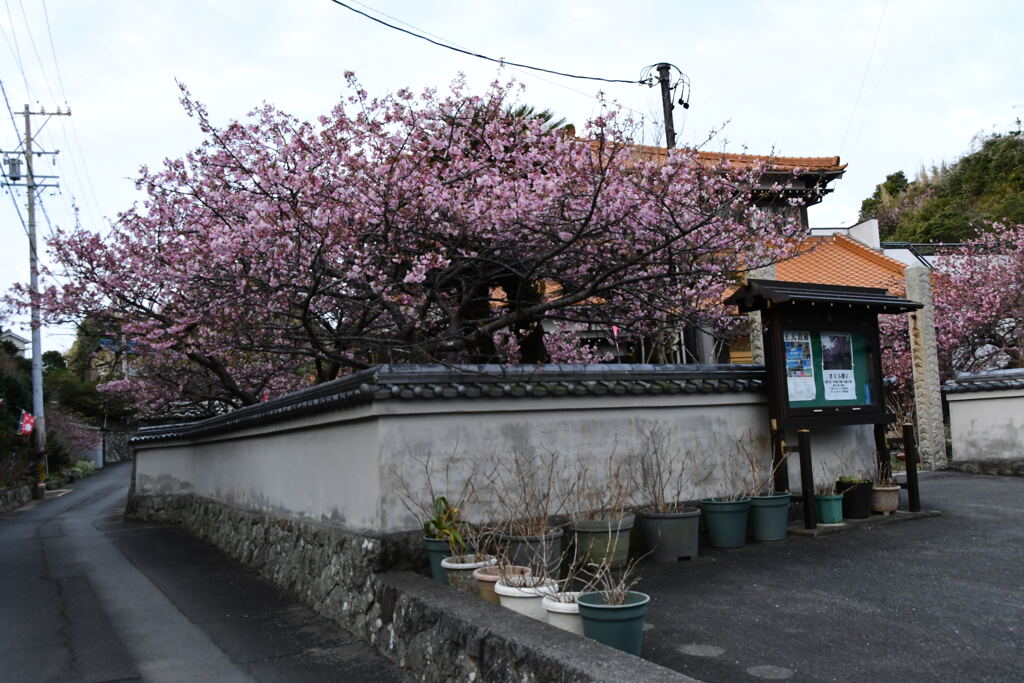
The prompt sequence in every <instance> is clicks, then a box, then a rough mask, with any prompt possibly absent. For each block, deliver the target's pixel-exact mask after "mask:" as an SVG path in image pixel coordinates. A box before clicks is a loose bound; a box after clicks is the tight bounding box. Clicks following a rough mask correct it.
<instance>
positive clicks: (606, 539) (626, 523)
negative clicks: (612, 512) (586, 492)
mask: <svg viewBox="0 0 1024 683" xmlns="http://www.w3.org/2000/svg"><path fill="white" fill-rule="evenodd" d="M635 522H636V515H632V514H630V515H625V516H623V517H616V518H614V519H574V520H573V521H572V524H570V525H569V528H571V529H572V532H573V535H574V536H575V539H576V548H577V550H578V552H579V554H580V557H582V558H585V561H586V563H587V564H597V565H603V564H609V565H610V566H611V567H613V568H618V567H621V566H623V565H625V564H626V560H627V559H628V557H629V531H630V529H632V528H633V524H634V523H635Z"/></svg>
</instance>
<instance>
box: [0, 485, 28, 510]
mask: <svg viewBox="0 0 1024 683" xmlns="http://www.w3.org/2000/svg"><path fill="white" fill-rule="evenodd" d="M30 500H32V488H31V487H30V486H14V487H12V488H9V489H4V490H2V491H0V513H4V512H8V511H10V510H14V509H16V508H20V507H21V506H22V505H24V504H25V503H27V502H29V501H30Z"/></svg>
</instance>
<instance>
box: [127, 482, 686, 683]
mask: <svg viewBox="0 0 1024 683" xmlns="http://www.w3.org/2000/svg"><path fill="white" fill-rule="evenodd" d="M128 510H129V512H128V516H129V517H131V518H134V519H137V520H140V521H150V522H164V523H175V524H180V525H182V526H183V527H184V528H185V529H187V530H188V531H190V532H191V533H193V534H195V535H196V536H198V537H199V538H202V539H203V540H205V541H207V542H210V543H212V544H214V545H216V546H218V547H220V548H221V549H223V550H224V551H225V552H226V553H228V554H229V555H231V556H232V557H234V558H236V559H238V560H240V561H241V562H243V563H245V564H247V565H249V566H251V567H253V568H255V569H257V570H258V571H259V572H260V573H261V574H263V575H264V576H266V577H267V578H269V579H270V580H271V581H273V582H274V583H275V584H276V585H277V586H279V587H281V588H283V589H285V590H287V591H289V592H291V593H293V594H295V595H297V596H298V597H299V598H300V599H301V600H302V601H303V602H305V603H306V604H308V605H310V606H312V607H313V608H314V609H315V610H316V611H317V612H319V613H320V614H322V615H324V616H325V617H327V618H329V619H332V620H333V621H335V622H336V623H338V624H340V625H342V626H343V627H345V628H347V629H348V630H350V631H352V632H354V633H355V634H356V635H358V636H360V637H362V638H364V639H366V640H367V641H369V642H370V643H371V644H373V645H374V647H375V648H376V649H377V650H378V651H379V652H381V653H382V654H384V655H385V656H386V657H388V658H389V659H391V660H392V661H394V662H396V663H397V664H399V665H400V666H402V667H403V668H406V669H408V670H409V671H410V672H411V673H413V674H414V675H415V677H416V678H417V679H418V680H421V681H428V682H435V681H436V682H438V683H441V682H446V681H496V682H499V683H506V682H507V683H512V682H513V681H516V682H522V683H532V682H535V681H536V682H540V681H566V682H568V681H572V682H573V683H576V682H580V683H583V682H587V681H615V682H616V683H619V682H621V681H626V680H643V681H651V682H654V683H661V682H662V681H665V682H668V681H692V680H693V679H691V678H689V677H687V676H684V675H682V674H679V673H677V672H675V671H671V670H669V669H666V668H663V667H661V666H658V665H656V664H652V663H651V662H647V661H645V660H642V659H639V658H637V657H633V656H631V655H627V654H624V653H621V652H619V651H617V650H613V649H611V648H608V647H605V646H603V645H600V644H598V643H596V642H594V641H592V640H586V639H582V638H579V637H577V636H573V635H571V634H568V633H566V632H564V631H560V630H558V629H556V628H554V627H551V626H548V625H547V624H543V623H540V622H537V621H535V620H532V619H529V618H527V617H524V616H521V615H518V614H514V613H512V612H511V611H509V610H506V609H502V608H500V607H497V606H495V605H492V604H490V603H487V602H484V601H483V600H475V599H473V598H471V597H469V596H466V595H464V594H462V593H459V592H458V591H456V590H455V589H453V588H449V587H445V586H441V585H439V584H437V583H435V582H433V581H431V580H429V579H427V578H425V577H424V576H421V575H418V574H414V573H413V572H412V571H409V570H410V569H413V568H418V567H425V566H426V558H425V554H424V551H423V549H422V547H421V546H422V541H421V539H420V538H418V534H396V535H390V536H385V537H380V538H374V537H370V536H365V535H359V534H354V533H351V532H348V531H346V530H344V529H341V528H338V527H331V526H325V525H319V524H314V523H310V522H303V521H296V520H288V519H281V518H275V517H272V516H270V515H267V514H263V513H259V512H254V511H250V510H239V509H235V508H231V507H229V506H226V505H223V504H221V503H217V502H214V501H211V500H207V499H204V498H200V497H197V496H194V495H174V496H132V497H131V498H130V499H129V505H128Z"/></svg>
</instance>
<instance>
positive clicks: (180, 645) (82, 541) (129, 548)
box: [0, 465, 406, 683]
mask: <svg viewBox="0 0 1024 683" xmlns="http://www.w3.org/2000/svg"><path fill="white" fill-rule="evenodd" d="M129 473H130V466H129V465H118V466H113V467H108V468H106V469H105V470H103V471H101V472H100V473H98V474H96V475H94V476H92V477H89V478H87V479H84V480H82V481H80V482H78V483H76V484H75V485H73V487H69V488H70V489H71V490H69V491H68V493H66V494H64V495H61V496H60V497H57V498H52V499H48V500H45V501H37V502H33V503H31V504H30V505H28V506H26V507H24V508H21V509H20V510H17V511H14V512H11V513H8V514H6V515H2V516H0V549H2V552H0V606H2V608H3V609H2V611H0V680H4V681H10V682H12V683H16V682H20V681H26V682H28V681H32V682H35V681H62V682H63V681H117V680H146V681H159V682H163V681H338V680H344V681H402V680H406V679H405V678H404V677H403V675H402V674H401V673H400V672H399V671H398V669H397V667H395V666H394V665H392V664H391V663H390V662H388V661H387V660H385V659H384V658H383V657H381V656H379V655H378V654H376V653H375V652H374V651H373V650H372V649H371V648H370V647H369V645H367V644H366V643H364V642H362V641H360V640H358V639H357V638H355V637H354V636H353V635H351V634H349V633H348V632H346V631H344V630H343V629H341V628H340V627H339V626H337V625H335V624H333V623H331V622H328V621H327V620H325V619H323V618H321V617H319V616H318V615H316V614H315V613H314V612H313V611H312V610H310V609H308V608H307V607H304V606H302V605H300V604H299V603H298V602H297V601H296V600H295V599H294V598H292V597H291V596H288V595H286V594H284V593H282V592H281V591H279V590H277V589H276V588H274V587H273V586H272V585H271V584H270V583H269V582H267V581H266V580H264V579H262V578H260V577H259V576H258V575H256V574H255V572H253V571H251V570H249V569H247V568H245V567H243V566H242V565H240V564H238V563H237V562H235V561H233V560H231V559H230V558H228V557H227V556H225V555H224V554H223V553H221V552H220V551H219V550H217V549H216V548H213V547H212V546H209V545H207V544H204V543H202V542H200V541H198V540H196V539H194V538H192V537H191V536H190V535H188V534H187V533H185V532H183V531H181V530H180V529H176V528H173V527H161V526H147V525H140V524H132V523H125V522H122V521H121V511H122V510H123V507H124V500H125V494H126V492H127V484H128V476H129Z"/></svg>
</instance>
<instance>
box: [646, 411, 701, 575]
mask: <svg viewBox="0 0 1024 683" xmlns="http://www.w3.org/2000/svg"><path fill="white" fill-rule="evenodd" d="M674 451H675V449H674V448H672V445H671V444H670V443H669V442H668V441H667V440H666V439H665V438H664V436H663V435H662V433H661V432H659V431H657V430H656V429H652V430H651V431H650V432H649V433H648V434H647V444H646V446H645V449H644V452H643V453H641V455H640V459H639V463H638V467H637V468H636V474H637V476H638V481H637V482H636V485H635V486H634V488H635V490H636V491H637V492H638V493H639V495H640V496H642V498H643V501H642V502H641V503H640V504H641V505H642V507H641V508H640V510H639V512H638V513H637V514H638V517H639V525H640V535H641V537H642V539H643V551H644V553H646V554H647V555H648V556H649V557H650V558H651V559H652V560H654V561H656V562H676V561H678V560H681V559H684V558H685V559H690V560H695V559H697V553H698V546H699V543H698V540H699V537H700V508H697V507H688V506H687V505H686V503H685V501H686V500H688V499H691V498H692V497H693V495H692V494H693V490H694V489H695V487H696V485H697V484H696V482H695V480H694V476H693V470H694V469H695V468H694V466H693V460H694V456H693V454H692V452H690V451H684V452H682V453H681V454H680V455H679V456H678V458H675V459H674V458H673V457H672V455H671V453H673V452H674ZM709 476H710V471H709V470H708V471H706V472H705V474H704V475H703V480H704V481H706V480H707V478H708V477H709Z"/></svg>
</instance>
